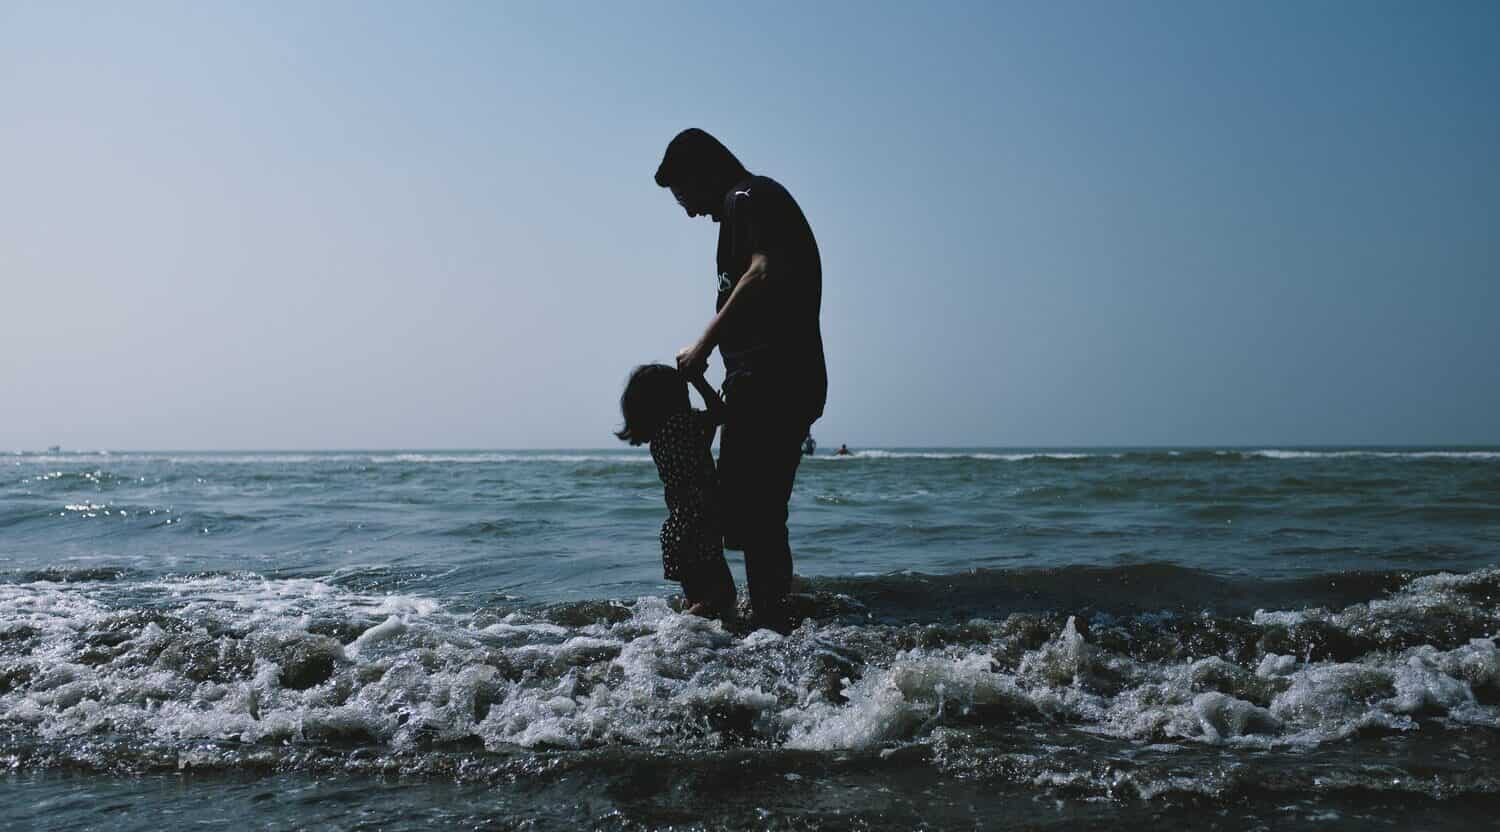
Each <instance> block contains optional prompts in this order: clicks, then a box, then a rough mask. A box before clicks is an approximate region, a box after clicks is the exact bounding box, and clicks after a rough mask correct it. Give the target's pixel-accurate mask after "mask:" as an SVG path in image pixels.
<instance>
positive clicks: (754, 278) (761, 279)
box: [677, 252, 770, 392]
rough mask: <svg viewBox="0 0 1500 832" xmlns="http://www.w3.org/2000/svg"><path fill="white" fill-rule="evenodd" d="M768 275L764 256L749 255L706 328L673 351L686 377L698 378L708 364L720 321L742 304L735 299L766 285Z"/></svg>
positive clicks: (731, 315)
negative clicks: (689, 342) (691, 342)
mask: <svg viewBox="0 0 1500 832" xmlns="http://www.w3.org/2000/svg"><path fill="white" fill-rule="evenodd" d="M769 275H770V271H769V266H768V263H767V258H766V255H764V254H762V253H760V252H756V253H754V254H752V255H750V267H749V268H747V269H745V273H744V274H742V275H740V279H739V280H738V281H737V282H736V283H735V284H734V291H732V292H730V293H729V299H728V300H726V301H724V305H723V306H722V307H720V308H719V311H718V313H717V314H715V315H714V317H713V320H711V321H709V322H708V328H707V329H705V330H704V331H703V336H702V337H701V338H699V339H698V342H697V343H695V344H693V345H692V346H690V347H684V348H683V349H681V350H678V351H677V369H679V370H681V371H682V372H684V373H687V375H688V377H689V378H691V377H693V376H697V377H699V378H702V376H703V371H704V369H706V368H707V367H708V354H709V353H711V352H713V351H714V347H717V346H718V345H719V334H720V332H722V331H723V329H724V322H725V321H726V320H729V319H730V318H731V317H733V316H734V313H735V310H736V309H738V308H739V305H743V304H742V303H737V302H740V299H741V298H743V297H745V296H746V295H753V294H756V293H758V292H760V291H761V289H762V288H764V286H765V285H766V280H767V279H768V277H769ZM700 392H701V391H700Z"/></svg>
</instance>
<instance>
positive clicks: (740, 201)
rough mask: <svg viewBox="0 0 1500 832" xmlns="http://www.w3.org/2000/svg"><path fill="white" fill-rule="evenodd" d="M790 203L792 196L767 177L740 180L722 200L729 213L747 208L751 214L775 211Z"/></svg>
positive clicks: (778, 183) (779, 184)
mask: <svg viewBox="0 0 1500 832" xmlns="http://www.w3.org/2000/svg"><path fill="white" fill-rule="evenodd" d="M791 201H792V195H791V194H790V193H788V192H787V189H786V188H784V187H782V185H781V183H780V182H777V181H776V180H775V179H772V178H771V177H769V176H751V177H748V178H746V179H742V180H740V181H739V182H737V183H735V186H734V187H733V188H730V189H729V193H728V194H727V195H726V196H725V198H724V202H725V205H726V206H727V207H728V208H729V210H730V211H731V212H733V211H734V210H735V209H736V208H746V207H748V208H749V210H750V211H751V212H752V213H759V212H761V211H765V210H775V208H777V207H779V206H782V205H785V204H787V203H789V202H791Z"/></svg>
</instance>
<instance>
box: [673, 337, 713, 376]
mask: <svg viewBox="0 0 1500 832" xmlns="http://www.w3.org/2000/svg"><path fill="white" fill-rule="evenodd" d="M710 352H713V347H710V346H708V345H707V344H705V343H704V342H702V341H697V342H695V343H694V344H693V345H692V346H690V347H683V348H682V349H680V350H678V351H677V369H678V371H679V372H681V373H682V374H683V375H685V376H687V377H689V378H692V377H694V376H702V375H703V374H704V373H705V372H707V371H708V354H709V353H710Z"/></svg>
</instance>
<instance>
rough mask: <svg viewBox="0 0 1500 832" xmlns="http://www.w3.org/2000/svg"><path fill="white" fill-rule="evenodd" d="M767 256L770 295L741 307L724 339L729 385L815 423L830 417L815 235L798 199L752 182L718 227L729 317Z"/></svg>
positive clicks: (737, 189) (722, 295)
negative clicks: (737, 290)
mask: <svg viewBox="0 0 1500 832" xmlns="http://www.w3.org/2000/svg"><path fill="white" fill-rule="evenodd" d="M757 252H759V253H761V254H764V255H766V258H767V263H768V275H767V279H766V283H765V286H764V288H763V289H762V290H761V291H759V292H757V293H755V294H753V295H749V296H747V297H743V298H741V299H740V300H738V301H735V303H736V304H744V306H743V308H741V307H739V306H736V312H735V316H734V317H733V318H732V319H730V320H728V321H726V322H725V325H724V332H723V333H722V335H721V336H720V338H719V353H720V354H721V355H722V356H723V357H724V371H725V378H724V384H725V388H726V392H727V394H728V396H729V398H730V403H731V405H732V404H733V399H734V389H735V387H736V385H737V384H739V383H740V382H741V381H742V380H744V379H747V378H749V377H754V379H755V383H754V387H755V388H757V389H759V390H762V391H764V392H765V393H769V394H771V395H775V396H776V397H778V398H781V399H783V401H784V403H785V405H784V408H778V410H780V411H781V412H783V413H785V414H787V415H789V416H800V417H804V418H805V419H806V420H807V422H808V423H811V422H812V421H813V420H815V419H817V418H818V417H819V416H821V415H823V405H824V402H825V400H826V399H827V397H828V369H827V366H826V364H825V363H824V359H823V335H822V332H821V331H820V329H819V327H818V311H819V307H820V306H821V304H822V299H823V266H822V262H821V261H820V260H819V258H818V243H817V241H816V240H815V239H813V233H812V228H811V227H810V226H809V225H808V224H807V218H806V217H804V216H803V215H802V209H801V208H799V207H798V206H797V202H796V200H794V199H792V195H791V194H790V193H787V190H786V189H785V188H783V187H781V185H780V184H779V183H777V182H776V181H775V180H774V179H771V178H770V177H766V176H752V177H750V178H748V179H745V180H742V181H741V182H739V183H738V184H736V185H735V186H734V187H733V188H731V189H730V191H729V193H728V194H726V195H725V197H724V208H723V211H722V212H721V213H720V219H719V256H718V270H719V296H718V300H717V302H716V303H715V305H714V309H715V310H716V311H717V310H718V309H722V308H723V306H724V303H725V301H727V300H729V295H730V293H731V292H732V291H734V285H735V282H736V281H738V280H739V279H740V275H742V274H744V273H745V270H746V269H748V268H749V267H750V255H752V254H755V253H757Z"/></svg>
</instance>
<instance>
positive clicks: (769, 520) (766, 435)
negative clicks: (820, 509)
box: [740, 422, 806, 630]
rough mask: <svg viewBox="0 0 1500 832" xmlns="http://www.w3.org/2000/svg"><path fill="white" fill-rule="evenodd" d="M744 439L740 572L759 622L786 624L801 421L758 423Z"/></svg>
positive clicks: (773, 626)
mask: <svg viewBox="0 0 1500 832" xmlns="http://www.w3.org/2000/svg"><path fill="white" fill-rule="evenodd" d="M757 427H759V428H760V429H759V430H753V429H752V431H751V433H752V434H753V437H747V438H750V439H751V441H749V442H747V443H745V444H746V446H747V447H746V448H745V450H746V451H747V452H749V454H750V455H749V456H748V457H746V458H742V460H741V462H742V463H743V465H744V468H745V470H743V471H742V478H743V483H742V486H741V492H740V496H741V499H742V500H743V503H742V506H741V509H742V514H741V518H742V524H741V527H740V534H741V536H742V539H743V541H744V546H745V578H746V582H747V584H748V587H747V588H748V590H749V592H750V607H751V609H752V611H753V612H754V615H755V620H756V623H757V624H758V625H759V626H762V627H769V628H771V629H775V630H785V628H786V625H787V621H786V596H787V594H788V593H789V592H791V588H792V549H791V544H790V541H789V539H788V534H787V526H786V521H787V504H788V502H790V500H791V497H792V484H793V482H794V481H795V479H796V476H797V465H798V463H800V462H801V461H802V439H803V436H804V435H805V434H806V431H805V429H804V428H803V427H802V426H800V425H799V426H796V427H791V426H788V425H787V424H786V423H784V422H781V423H770V424H767V423H761V424H760V425H758V426H757Z"/></svg>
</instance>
